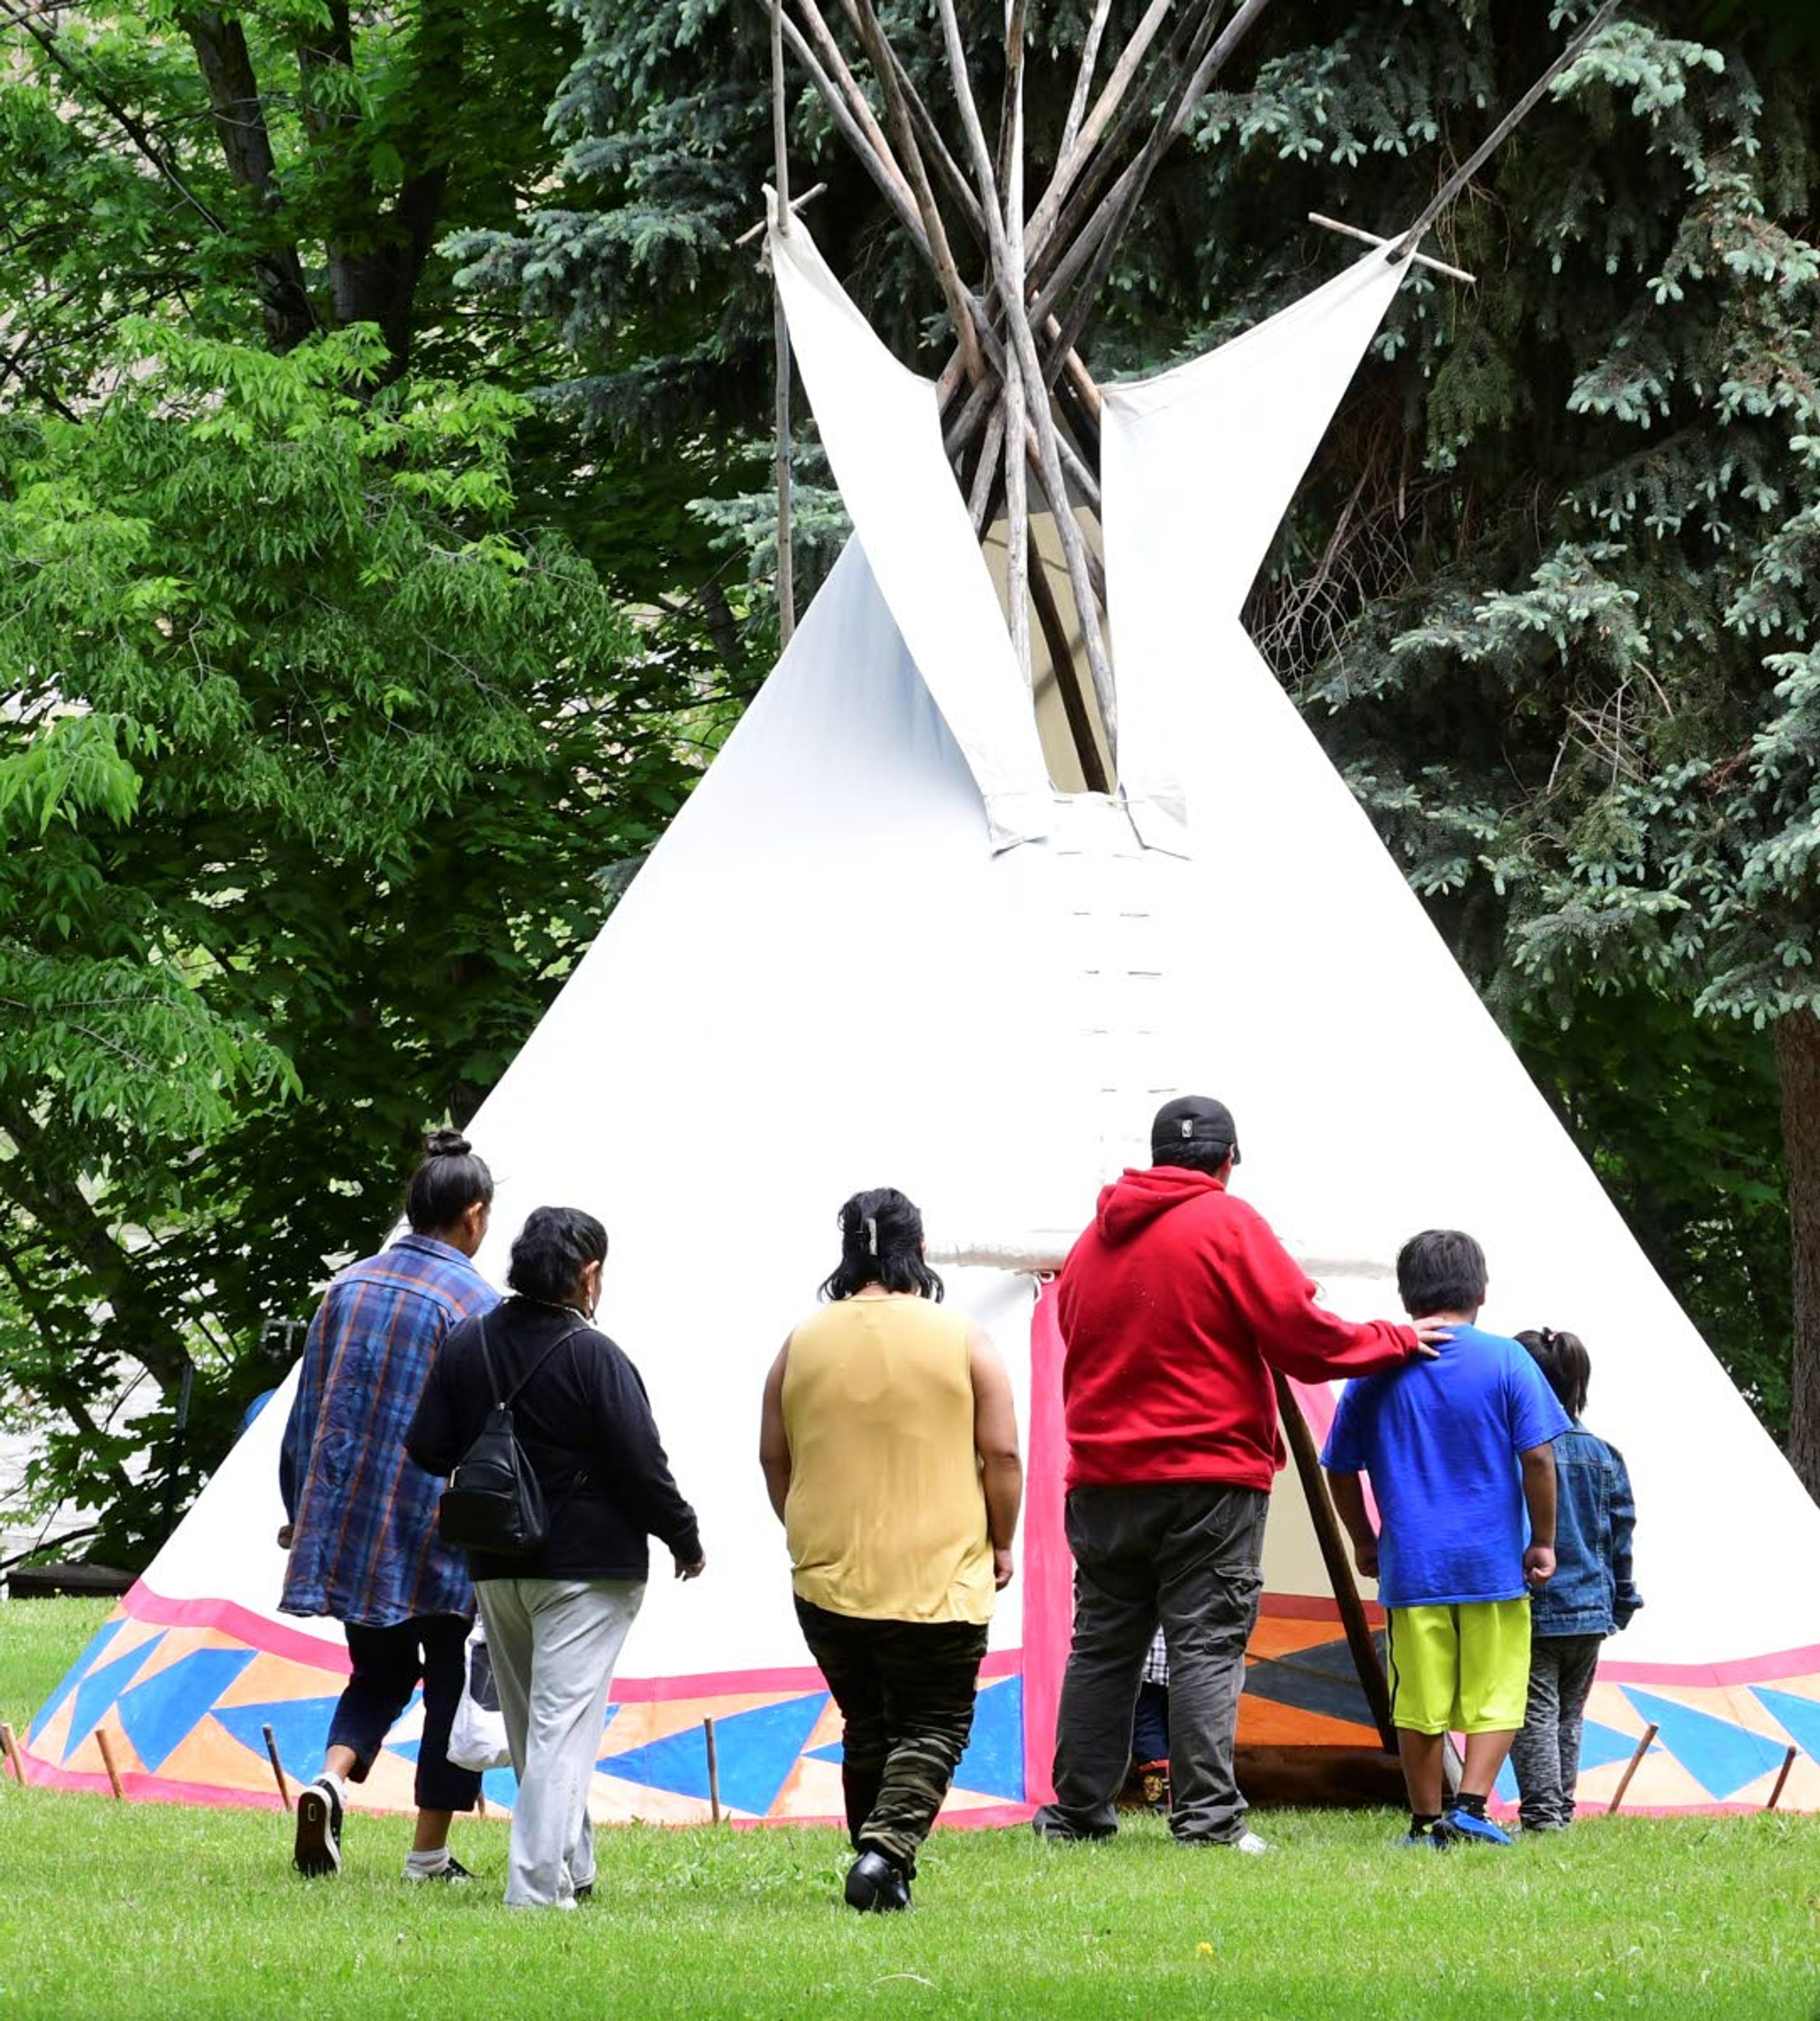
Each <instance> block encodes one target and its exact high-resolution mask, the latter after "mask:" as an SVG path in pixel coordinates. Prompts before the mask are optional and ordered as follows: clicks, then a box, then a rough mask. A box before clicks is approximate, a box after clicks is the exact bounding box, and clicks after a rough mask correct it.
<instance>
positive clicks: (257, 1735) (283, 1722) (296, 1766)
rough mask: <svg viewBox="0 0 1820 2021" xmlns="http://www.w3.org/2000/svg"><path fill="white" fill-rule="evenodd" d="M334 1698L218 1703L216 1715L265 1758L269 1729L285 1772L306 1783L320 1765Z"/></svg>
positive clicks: (245, 1744)
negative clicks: (248, 1703) (269, 1702)
mask: <svg viewBox="0 0 1820 2021" xmlns="http://www.w3.org/2000/svg"><path fill="white" fill-rule="evenodd" d="M337 1702H338V1701H337V1700H336V1699H275V1700H274V1701H273V1702H271V1704H269V1705H239V1706H216V1708H215V1717H216V1718H217V1720H219V1721H220V1723H221V1724H222V1725H223V1726H224V1727H226V1728H227V1731H228V1732H230V1733H231V1734H232V1735H233V1736H234V1738H235V1739H236V1740H238V1742H240V1744H241V1746H242V1747H250V1748H251V1749H252V1750H253V1753H255V1754H257V1755H259V1756H260V1757H264V1753H265V1735H264V1733H263V1732H260V1728H262V1727H268V1726H269V1727H270V1728H271V1737H272V1739H273V1740H274V1742H275V1743H276V1744H277V1747H278V1760H279V1761H280V1762H281V1763H282V1764H283V1768H284V1771H285V1773H286V1775H289V1776H292V1777H294V1778H295V1779H296V1780H297V1781H298V1782H308V1781H309V1780H310V1779H311V1777H312V1776H313V1775H315V1774H316V1773H317V1772H319V1770H320V1769H321V1768H322V1750H323V1749H324V1748H325V1747H326V1746H328V1744H329V1721H330V1720H332V1719H333V1717H335V1707H336V1705H337Z"/></svg>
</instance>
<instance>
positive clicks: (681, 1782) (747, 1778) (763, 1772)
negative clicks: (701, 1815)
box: [599, 1691, 828, 1817]
mask: <svg viewBox="0 0 1820 2021" xmlns="http://www.w3.org/2000/svg"><path fill="white" fill-rule="evenodd" d="M827 1703H828V1694H827V1692H826V1691H817V1692H814V1693H813V1694H812V1695H810V1696H809V1697H807V1698H801V1699H783V1700H781V1702H779V1703H777V1704H776V1705H768V1706H756V1707H755V1708H754V1709H753V1710H752V1711H751V1712H741V1713H733V1715H732V1717H730V1718H727V1719H717V1720H716V1721H715V1723H714V1738H715V1754H716V1756H717V1757H718V1760H719V1768H720V1800H721V1801H722V1802H723V1804H727V1805H729V1806H730V1808H733V1809H734V1810H736V1811H745V1812H750V1813H751V1814H752V1815H753V1816H755V1817H763V1816H764V1815H765V1814H766V1812H768V1811H769V1810H770V1808H771V1806H772V1804H774V1803H775V1802H776V1801H777V1792H778V1791H779V1790H781V1789H782V1788H783V1786H784V1782H785V1781H786V1780H787V1779H788V1776H789V1774H790V1771H791V1770H792V1768H795V1765H796V1763H797V1761H798V1759H799V1757H800V1756H801V1754H802V1752H803V1742H804V1741H806V1739H808V1738H809V1736H810V1734H811V1733H812V1732H814V1728H815V1722H816V1721H817V1720H818V1719H820V1718H821V1713H822V1708H823V1707H824V1706H826V1704H827ZM599 1765H600V1768H601V1770H602V1773H603V1774H606V1775H617V1776H619V1777H620V1778H621V1779H623V1780H624V1781H626V1782H644V1783H648V1784H649V1785H650V1787H651V1788H652V1789H653V1790H669V1791H670V1792H671V1793H672V1795H674V1796H679V1797H699V1798H700V1799H701V1801H704V1802H705V1801H707V1798H708V1747H707V1742H706V1739H705V1736H704V1735H703V1733H702V1731H701V1728H700V1727H698V1726H692V1727H686V1728H684V1729H683V1732H680V1733H673V1734H671V1735H669V1736H668V1738H667V1739H663V1740H653V1741H652V1742H650V1745H649V1746H644V1747H634V1748H631V1749H628V1751H627V1752H626V1753H624V1754H610V1755H609V1756H607V1757H606V1759H605V1760H603V1761H602V1762H601V1763H600V1764H599Z"/></svg>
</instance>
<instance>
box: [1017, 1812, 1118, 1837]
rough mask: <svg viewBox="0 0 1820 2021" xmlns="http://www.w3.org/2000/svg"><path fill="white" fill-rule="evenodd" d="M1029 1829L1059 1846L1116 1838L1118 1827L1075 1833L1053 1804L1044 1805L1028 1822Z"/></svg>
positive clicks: (1109, 1826)
mask: <svg viewBox="0 0 1820 2021" xmlns="http://www.w3.org/2000/svg"><path fill="white" fill-rule="evenodd" d="M1030 1829H1031V1830H1032V1831H1033V1832H1035V1833H1036V1836H1037V1837H1039V1838H1046V1839H1050V1840H1053V1841H1054V1842H1055V1843H1056V1844H1059V1845H1092V1844H1096V1843H1097V1841H1100V1840H1101V1839H1108V1838H1113V1837H1116V1836H1117V1834H1118V1830H1119V1827H1118V1826H1116V1825H1098V1826H1094V1827H1093V1828H1092V1829H1091V1830H1087V1831H1077V1830H1076V1829H1075V1827H1074V1826H1072V1825H1071V1824H1070V1823H1068V1821H1067V1819H1065V1818H1064V1817H1063V1816H1062V1815H1061V1812H1059V1811H1058V1810H1057V1808H1056V1807H1055V1806H1054V1804H1044V1805H1043V1808H1041V1809H1040V1810H1039V1812H1037V1813H1036V1816H1035V1817H1033V1818H1032V1819H1031V1820H1030Z"/></svg>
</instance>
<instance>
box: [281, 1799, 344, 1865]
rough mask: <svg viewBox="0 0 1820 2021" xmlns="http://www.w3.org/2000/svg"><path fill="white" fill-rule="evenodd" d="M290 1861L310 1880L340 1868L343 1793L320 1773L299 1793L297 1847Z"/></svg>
mask: <svg viewBox="0 0 1820 2021" xmlns="http://www.w3.org/2000/svg"><path fill="white" fill-rule="evenodd" d="M291 1864H292V1865H293V1866H295V1867H296V1869H297V1871H298V1873H300V1874H302V1875H303V1877H304V1879H305V1880H307V1881H315V1880H319V1878H320V1877H322V1875H323V1874H339V1873H340V1871H341V1793H340V1790H337V1788H336V1787H335V1785H334V1784H333V1782H329V1780H328V1779H327V1778H326V1776H318V1777H317V1779H316V1780H315V1782H312V1783H311V1785H310V1786H309V1787H308V1789H307V1790H302V1791H300V1793H299V1794H298V1797H297V1850H296V1851H295V1852H293V1854H292V1855H291Z"/></svg>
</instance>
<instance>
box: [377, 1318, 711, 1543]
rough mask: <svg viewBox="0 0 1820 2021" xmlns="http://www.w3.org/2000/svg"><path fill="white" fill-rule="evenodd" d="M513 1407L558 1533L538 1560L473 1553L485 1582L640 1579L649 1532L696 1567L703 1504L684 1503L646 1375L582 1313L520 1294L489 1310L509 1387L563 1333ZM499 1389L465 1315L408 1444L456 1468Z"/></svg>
mask: <svg viewBox="0 0 1820 2021" xmlns="http://www.w3.org/2000/svg"><path fill="white" fill-rule="evenodd" d="M566 1333H569V1334H572V1337H571V1338H570V1339H569V1340H567V1341H566V1342H563V1344H562V1346H559V1347H558V1348H557V1349H555V1353H552V1354H551V1355H549V1356H548V1359H546V1360H544V1364H543V1366H542V1367H541V1368H539V1369H537V1372H536V1373H535V1374H534V1375H532V1377H531V1379H530V1382H528V1383H526V1386H525V1387H524V1389H522V1391H521V1392H520V1393H519V1397H518V1400H517V1401H516V1402H515V1404H513V1405H512V1424H513V1429H515V1432H516V1433H517V1435H518V1441H519V1445H520V1446H521V1447H522V1448H523V1451H524V1454H525V1457H526V1459H527V1460H529V1461H530V1464H531V1466H532V1468H533V1470H534V1472H535V1473H536V1474H537V1480H538V1484H539V1485H540V1486H541V1488H542V1489H543V1491H544V1502H545V1504H546V1506H548V1510H549V1515H550V1534H549V1535H548V1537H547V1538H546V1539H544V1543H543V1546H542V1547H541V1549H539V1550H537V1551H536V1552H534V1553H532V1554H531V1555H530V1557H522V1558H491V1557H487V1556H486V1554H485V1553H482V1552H475V1553H471V1559H470V1567H469V1568H470V1570H471V1571H472V1573H473V1575H474V1577H475V1579H644V1578H646V1576H647V1575H649V1573H650V1551H649V1549H647V1547H646V1542H645V1540H646V1537H647V1536H651V1537H656V1538H657V1539H660V1540H661V1542H663V1543H664V1544H665V1545H667V1546H668V1547H669V1549H670V1551H671V1553H672V1556H674V1557H675V1558H676V1559H678V1560H679V1561H680V1562H682V1563H683V1564H688V1563H690V1561H691V1560H693V1559H696V1558H698V1557H701V1538H700V1536H699V1535H697V1530H696V1526H695V1511H694V1510H693V1509H691V1508H690V1506H689V1504H688V1503H687V1502H685V1501H684V1500H683V1497H682V1495H681V1494H680V1493H679V1491H678V1490H677V1487H676V1483H675V1480H673V1479H672V1477H671V1473H670V1462H669V1461H668V1459H667V1458H665V1457H664V1447H663V1444H662V1443H661V1440H659V1438H658V1437H657V1426H656V1424H655V1423H654V1422H653V1419H652V1417H651V1406H650V1400H649V1399H648V1398H647V1397H646V1395H645V1386H644V1384H643V1383H642V1382H641V1381H640V1380H639V1371H637V1370H636V1369H635V1367H633V1366H632V1364H631V1362H629V1361H628V1360H627V1359H626V1357H625V1356H624V1354H623V1353H621V1351H620V1349H618V1348H617V1347H616V1346H614V1345H613V1342H611V1341H610V1340H609V1339H608V1338H607V1337H606V1335H605V1334H602V1333H596V1332H595V1330H594V1328H593V1327H591V1326H588V1325H586V1324H583V1323H582V1322H581V1320H580V1319H579V1317H578V1316H577V1314H576V1313H572V1312H569V1311H566V1310H559V1309H557V1308H555V1307H554V1306H551V1305H537V1304H535V1303H533V1302H532V1301H531V1300H530V1299H528V1298H511V1299H508V1301H507V1302H506V1303H505V1304H504V1305H501V1306H499V1307H498V1308H497V1309H496V1310H494V1311H493V1312H491V1313H488V1314H487V1316H486V1349H487V1353H488V1354H489V1355H490V1357H491V1359H492V1362H493V1375H495V1377H496V1378H497V1380H498V1382H499V1386H500V1389H501V1392H502V1393H510V1391H511V1388H512V1386H513V1385H514V1384H515V1382H518V1381H519V1378H520V1377H521V1376H522V1375H524V1373H525V1372H526V1370H527V1369H529V1368H530V1367H531V1366H532V1364H533V1363H534V1362H535V1361H536V1360H537V1357H538V1356H539V1355H540V1354H541V1353H543V1352H544V1349H547V1348H548V1347H549V1346H551V1343H552V1342H555V1341H558V1340H561V1339H562V1335H564V1334H566ZM492 1407H493V1391H492V1389H491V1388H490V1386H489V1385H488V1382H487V1378H486V1364H485V1363H484V1362H483V1361H482V1360H481V1353H480V1323H479V1320H463V1321H462V1322H461V1324H460V1325H459V1326H457V1327H454V1328H453V1329H452V1331H450V1334H449V1336H448V1338H446V1340H445V1341H444V1342H443V1343H442V1352H441V1353H439V1355H438V1356H437V1357H436V1360H435V1364H434V1365H433V1366H432V1367H431V1371H430V1378H429V1381H428V1382H427V1383H426V1384H425V1385H424V1393H423V1396H422V1399H421V1400H420V1402H419V1404H418V1405H417V1415H416V1416H415V1417H414V1418H413V1419H412V1420H411V1428H410V1431H409V1432H408V1433H406V1436H405V1447H406V1451H408V1452H409V1453H410V1456H411V1458H413V1460H415V1461H416V1462H417V1465H418V1466H420V1467H422V1468H424V1470H425V1471H426V1472H428V1473H435V1474H441V1475H443V1476H446V1475H447V1474H449V1473H450V1472H451V1471H452V1470H453V1468H454V1466H455V1463H456V1462H457V1460H459V1459H460V1457H461V1455H463V1454H464V1452H466V1451H467V1450H468V1447H470V1446H471V1444H473V1443H474V1441H475V1439H476V1438H477V1437H479V1434H480V1431H481V1428H482V1426H484V1425H485V1423H486V1415H487V1412H488V1411H490V1410H491V1408H492Z"/></svg>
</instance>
